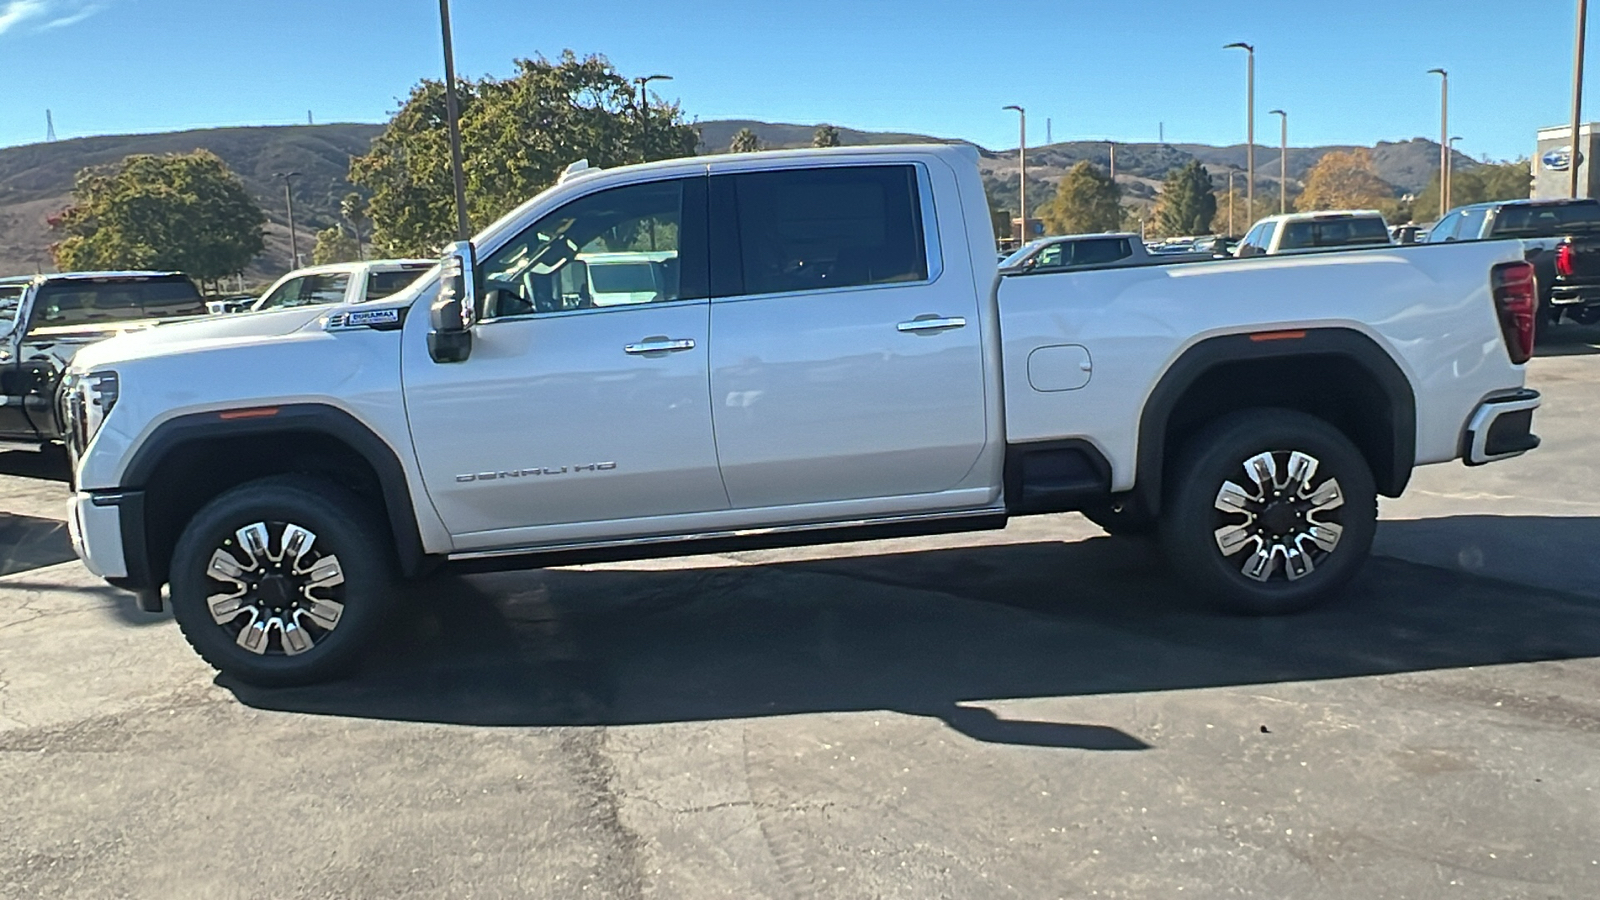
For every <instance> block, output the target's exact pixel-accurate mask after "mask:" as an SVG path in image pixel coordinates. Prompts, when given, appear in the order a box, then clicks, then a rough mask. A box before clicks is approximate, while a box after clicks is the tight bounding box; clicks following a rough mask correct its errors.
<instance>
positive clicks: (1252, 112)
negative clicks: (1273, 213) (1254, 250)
mask: <svg viewBox="0 0 1600 900" xmlns="http://www.w3.org/2000/svg"><path fill="white" fill-rule="evenodd" d="M1222 49H1224V50H1243V51H1245V52H1246V53H1248V54H1250V62H1249V68H1248V69H1247V70H1246V75H1245V85H1246V87H1245V148H1244V170H1245V171H1244V202H1245V207H1246V208H1247V209H1248V210H1249V215H1255V210H1256V48H1255V47H1252V46H1251V45H1249V44H1246V43H1244V42H1243V41H1239V42H1237V43H1233V44H1228V45H1226V46H1224V47H1223V48H1222Z"/></svg>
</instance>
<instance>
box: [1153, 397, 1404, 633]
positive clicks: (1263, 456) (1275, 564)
mask: <svg viewBox="0 0 1600 900" xmlns="http://www.w3.org/2000/svg"><path fill="white" fill-rule="evenodd" d="M1168 483H1169V484H1170V485H1172V490H1171V493H1170V495H1169V496H1168V498H1167V500H1166V503H1165V505H1164V509H1163V511H1162V518H1161V523H1160V529H1159V531H1160V536H1161V543H1162V546H1163V549H1164V550H1165V551H1166V554H1167V556H1168V558H1169V559H1170V561H1171V562H1172V564H1173V566H1174V567H1175V569H1176V571H1177V575H1178V577H1179V579H1181V580H1182V581H1183V582H1184V583H1186V584H1192V585H1195V586H1196V587H1199V588H1200V589H1201V590H1203V591H1204V592H1205V593H1207V594H1209V595H1210V596H1211V598H1212V599H1213V600H1215V601H1216V602H1217V603H1218V604H1219V605H1221V606H1223V607H1224V608H1227V609H1230V610H1232V611H1235V612H1242V613H1248V614H1252V615H1280V614H1284V613H1292V612H1298V611H1300V610H1304V609H1308V608H1310V607H1312V606H1315V605H1317V604H1319V603H1322V602H1324V601H1326V600H1328V599H1330V598H1332V597H1333V596H1334V595H1336V594H1337V593H1338V592H1339V591H1340V589H1342V588H1343V587H1344V586H1345V585H1346V584H1347V583H1348V582H1349V581H1350V579H1351V578H1353V577H1354V576H1355V574H1356V572H1357V571H1358V570H1359V569H1360V568H1361V564H1362V563H1363V562H1364V561H1365V560H1366V558H1367V555H1368V553H1369V552H1370V551H1371V549H1372V538H1373V535H1374V534H1375V533H1376V531H1377V519H1378V500H1377V489H1376V486H1375V484H1374V482H1373V477H1372V472H1371V469H1370V468H1369V467H1368V465H1367V462H1366V460H1365V458H1363V457H1362V455H1361V452H1360V451H1359V450H1357V449H1356V448H1355V446H1354V445H1353V444H1351V443H1350V440H1349V439H1348V438H1346V437H1345V436H1344V435H1343V434H1342V433H1340V432H1339V430H1338V429H1336V428H1334V427H1333V426H1331V425H1329V424H1328V423H1326V422H1324V421H1322V420H1321V419H1317V418H1315V417H1312V416H1309V415H1306V414H1304V413H1300V412H1295V411H1293V410H1281V409H1262V410H1249V411H1246V412H1240V413H1234V414H1232V415H1229V416H1226V417H1224V418H1222V419H1220V420H1218V421H1217V422H1216V423H1214V424H1212V425H1211V426H1209V427H1207V428H1206V429H1205V430H1204V431H1202V432H1201V433H1199V434H1197V435H1195V436H1194V437H1193V438H1192V439H1191V440H1189V441H1188V442H1187V444H1186V446H1185V450H1184V452H1183V454H1182V456H1181V457H1180V462H1179V464H1178V467H1177V469H1176V470H1175V471H1174V472H1173V473H1172V477H1171V478H1170V479H1169V480H1168Z"/></svg>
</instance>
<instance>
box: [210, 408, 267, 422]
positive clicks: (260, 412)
mask: <svg viewBox="0 0 1600 900" xmlns="http://www.w3.org/2000/svg"><path fill="white" fill-rule="evenodd" d="M277 414H278V408H277V407H276V406H258V407H256V408H255V409H230V410H228V411H227V412H225V413H218V414H217V418H219V419H221V420H223V421H224V422H227V421H230V420H233V419H265V418H267V417H269V416H275V415H277Z"/></svg>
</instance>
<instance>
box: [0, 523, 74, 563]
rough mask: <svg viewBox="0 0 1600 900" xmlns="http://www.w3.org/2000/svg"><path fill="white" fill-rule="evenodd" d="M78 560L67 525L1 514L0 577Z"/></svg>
mask: <svg viewBox="0 0 1600 900" xmlns="http://www.w3.org/2000/svg"><path fill="white" fill-rule="evenodd" d="M77 558H78V555H77V554H76V553H74V552H73V551H72V539H71V538H70V537H69V536H68V535H67V523H65V522H61V521H58V520H56V519H40V518H36V517H34V516H19V515H15V514H13V513H5V512H0V575H15V574H17V573H18V572H26V571H28V570H30V569H42V568H44V567H45V566H53V565H57V564H58V563H64V562H70V561H72V560H74V559H77Z"/></svg>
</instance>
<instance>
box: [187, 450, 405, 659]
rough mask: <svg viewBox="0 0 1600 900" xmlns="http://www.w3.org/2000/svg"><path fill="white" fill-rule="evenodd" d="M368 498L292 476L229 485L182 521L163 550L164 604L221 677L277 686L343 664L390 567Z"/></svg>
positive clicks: (359, 640) (364, 631)
mask: <svg viewBox="0 0 1600 900" xmlns="http://www.w3.org/2000/svg"><path fill="white" fill-rule="evenodd" d="M384 534H385V532H384V529H383V526H382V525H381V524H380V523H379V521H378V519H377V517H376V516H375V515H374V514H373V512H372V510H371V509H369V508H368V506H367V505H366V504H364V503H362V502H361V500H360V499H359V498H357V497H356V496H355V495H353V494H351V493H349V492H348V491H346V490H344V489H343V488H341V487H339V486H338V485H336V484H333V483H332V482H328V481H324V480H322V479H318V478H312V477H308V476H300V475H287V476H275V477H272V478H264V479H261V480H259V481H252V482H249V483H247V484H244V485H240V486H239V487H236V488H234V489H232V490H230V491H228V492H227V493H224V494H222V495H221V496H219V497H217V498H216V499H215V500H212V501H211V502H210V503H208V504H207V505H206V506H205V507H204V508H202V509H201V510H200V512H198V513H196V514H195V517H194V518H193V519H192V520H191V521H190V522H189V524H188V526H187V527H186V528H185V529H184V531H183V535H182V537H180V538H179V540H178V546H177V549H176V550H175V551H174V553H173V556H172V574H171V585H172V587H171V590H172V612H173V616H174V617H175V618H176V619H177V620H178V626H179V627H180V628H181V629H182V631H183V634H184V637H185V638H187V639H188V641H189V644H190V645H191V646H192V647H194V649H195V651H196V652H198V653H199V654H200V656H201V657H203V658H204V659H205V661H206V662H208V663H210V664H211V665H212V666H213V667H215V668H216V669H217V670H219V671H220V672H222V673H223V674H224V675H227V676H231V677H233V678H237V679H238V680H240V681H243V682H247V683H249V684H255V685H262V686H276V685H288V684H305V683H310V682H315V681H323V680H327V679H329V678H332V677H335V676H337V675H340V674H343V673H344V672H346V671H348V670H349V669H350V668H351V667H352V666H353V665H354V664H355V663H356V662H357V661H359V659H360V654H361V653H362V652H363V651H364V649H365V645H366V644H367V643H368V642H369V640H370V638H371V637H372V635H373V633H374V632H375V631H377V630H378V628H379V626H380V625H381V624H382V620H383V616H384V613H385V612H386V609H387V608H388V606H389V605H390V602H391V600H392V597H393V593H394V590H393V580H392V579H393V575H392V573H393V572H394V566H393V564H392V561H391V557H392V555H393V554H392V553H391V551H390V550H389V542H388V541H386V540H385V539H384Z"/></svg>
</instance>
